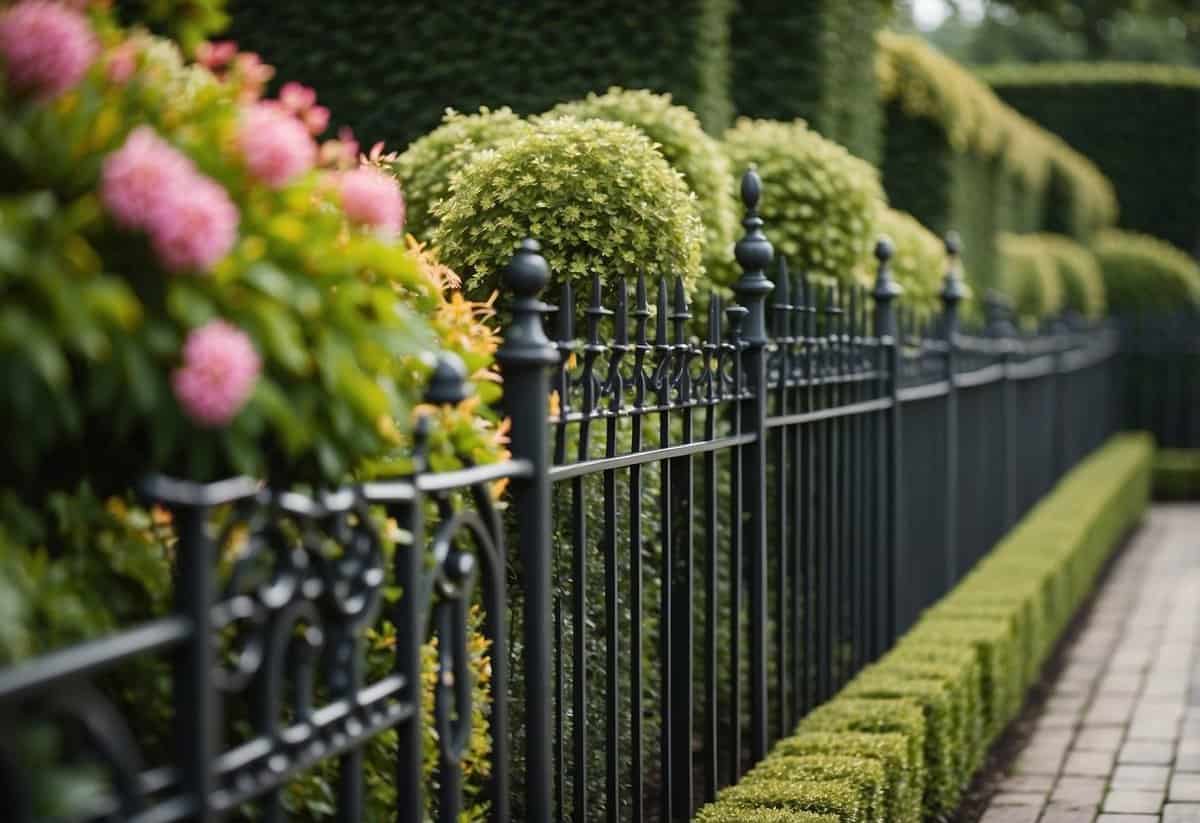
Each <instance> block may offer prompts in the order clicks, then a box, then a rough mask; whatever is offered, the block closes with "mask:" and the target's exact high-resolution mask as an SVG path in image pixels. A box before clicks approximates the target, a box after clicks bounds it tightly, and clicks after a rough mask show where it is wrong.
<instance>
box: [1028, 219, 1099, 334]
mask: <svg viewBox="0 0 1200 823" xmlns="http://www.w3.org/2000/svg"><path fill="white" fill-rule="evenodd" d="M1035 237H1036V238H1037V242H1038V243H1040V244H1041V246H1042V253H1043V254H1045V255H1047V256H1048V257H1049V258H1050V259H1051V260H1053V261H1054V265H1055V267H1056V268H1057V269H1058V279H1059V282H1060V283H1061V284H1062V288H1063V308H1064V309H1067V310H1069V311H1073V312H1075V313H1076V314H1078V315H1080V316H1081V317H1087V318H1091V319H1095V318H1098V317H1101V316H1103V315H1104V306H1105V304H1104V275H1102V274H1101V273H1100V264H1099V263H1098V262H1097V261H1096V256H1095V255H1094V254H1092V253H1091V252H1090V251H1088V249H1087V248H1086V247H1084V246H1081V245H1080V244H1079V243H1076V242H1075V241H1074V240H1072V239H1071V238H1069V237H1064V236H1062V235H1058V234H1038V235H1035Z"/></svg>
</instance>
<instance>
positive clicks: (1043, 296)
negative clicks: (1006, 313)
mask: <svg viewBox="0 0 1200 823" xmlns="http://www.w3.org/2000/svg"><path fill="white" fill-rule="evenodd" d="M996 248H997V250H998V251H999V252H1000V287H1001V289H1002V290H1003V291H1004V292H1005V293H1007V294H1008V296H1009V297H1010V298H1011V299H1012V301H1013V308H1014V309H1015V310H1016V312H1017V316H1018V317H1019V318H1020V319H1021V322H1022V324H1023V325H1026V326H1030V327H1036V326H1037V325H1038V324H1039V323H1041V321H1042V320H1043V319H1045V318H1047V317H1052V316H1055V315H1057V314H1058V313H1059V312H1060V311H1062V308H1063V302H1064V294H1063V285H1062V282H1061V281H1060V280H1059V276H1058V268H1057V266H1055V264H1054V260H1053V259H1052V258H1051V257H1050V256H1049V255H1048V254H1046V252H1045V251H1044V249H1043V248H1042V245H1041V243H1039V242H1038V240H1037V238H1036V237H1032V236H1030V235H1021V234H1002V235H1000V236H999V237H997V238H996Z"/></svg>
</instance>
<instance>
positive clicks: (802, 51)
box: [732, 0, 883, 163]
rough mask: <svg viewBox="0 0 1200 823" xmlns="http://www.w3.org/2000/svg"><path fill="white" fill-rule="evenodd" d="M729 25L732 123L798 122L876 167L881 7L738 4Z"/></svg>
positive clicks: (782, 0)
mask: <svg viewBox="0 0 1200 823" xmlns="http://www.w3.org/2000/svg"><path fill="white" fill-rule="evenodd" d="M737 6H738V11H737V14H736V15H734V17H733V20H732V42H733V86H732V88H733V101H734V107H735V108H736V110H737V113H738V114H739V115H745V116H748V117H757V118H769V119H774V120H791V119H793V118H796V117H802V118H804V119H805V120H807V121H808V123H809V125H810V126H812V127H813V128H814V129H815V130H816V131H818V132H820V134H821V135H822V136H824V137H827V138H829V139H830V140H833V141H834V142H837V143H841V144H842V145H843V146H845V147H846V148H848V149H850V151H851V152H853V153H854V154H856V155H858V156H859V157H861V158H863V159H864V160H867V161H869V162H871V163H878V162H879V152H880V129H881V126H882V120H883V115H882V109H881V107H880V103H879V97H878V94H877V91H876V82H875V66H874V60H873V56H874V54H875V30H876V29H877V28H878V27H879V25H880V23H881V22H882V15H883V12H882V6H883V4H882V3H881V2H880V0H738V4H737Z"/></svg>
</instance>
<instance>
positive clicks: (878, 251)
mask: <svg viewBox="0 0 1200 823" xmlns="http://www.w3.org/2000/svg"><path fill="white" fill-rule="evenodd" d="M895 253H896V244H895V243H893V242H892V238H890V237H888V236H887V235H886V234H881V235H880V236H879V239H878V240H876V241H875V259H876V260H878V261H879V262H880V263H886V262H888V261H889V260H891V259H892V256H893V255H895Z"/></svg>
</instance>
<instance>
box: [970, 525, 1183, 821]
mask: <svg viewBox="0 0 1200 823" xmlns="http://www.w3.org/2000/svg"><path fill="white" fill-rule="evenodd" d="M981 823H1200V506H1195V505H1167V506H1155V507H1154V508H1153V509H1152V510H1151V512H1150V515H1149V517H1148V519H1147V522H1146V525H1145V527H1144V528H1143V529H1142V530H1141V532H1140V533H1139V534H1138V535H1137V537H1136V538H1135V539H1134V541H1133V543H1132V544H1131V545H1130V546H1129V548H1128V549H1127V550H1126V551H1125V552H1124V553H1123V554H1122V555H1121V557H1120V558H1119V559H1118V560H1117V561H1116V564H1115V566H1114V568H1113V570H1112V573H1111V574H1110V575H1109V576H1108V578H1107V580H1106V581H1105V584H1104V586H1103V588H1102V589H1101V591H1100V592H1099V593H1098V594H1097V596H1096V601H1095V605H1094V607H1093V608H1092V611H1091V613H1090V614H1089V615H1088V620H1087V625H1086V626H1084V627H1083V628H1082V629H1081V630H1080V632H1079V634H1078V635H1077V637H1076V638H1075V640H1074V642H1073V643H1072V645H1071V646H1070V648H1069V649H1068V650H1067V651H1066V659H1065V661H1064V666H1063V669H1062V671H1061V673H1060V674H1059V676H1058V680H1057V681H1056V682H1055V683H1054V684H1052V686H1051V688H1050V694H1049V697H1048V698H1047V700H1046V702H1045V703H1044V704H1043V706H1042V708H1041V715H1040V716H1039V717H1038V718H1037V719H1036V722H1035V732H1034V734H1033V736H1032V737H1031V738H1030V740H1029V741H1028V743H1027V744H1026V746H1025V748H1024V749H1023V750H1022V751H1021V752H1020V753H1019V754H1018V755H1017V757H1016V758H1015V760H1014V761H1013V763H1012V764H1011V766H1010V768H1009V777H1008V778H1007V779H1006V780H1004V781H1003V783H1001V785H1000V788H999V791H997V793H996V794H995V795H994V796H993V798H992V800H991V803H990V805H989V806H988V809H987V811H986V812H985V813H984V815H983V818H982V821H981Z"/></svg>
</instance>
